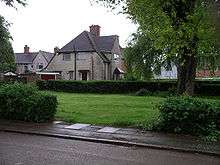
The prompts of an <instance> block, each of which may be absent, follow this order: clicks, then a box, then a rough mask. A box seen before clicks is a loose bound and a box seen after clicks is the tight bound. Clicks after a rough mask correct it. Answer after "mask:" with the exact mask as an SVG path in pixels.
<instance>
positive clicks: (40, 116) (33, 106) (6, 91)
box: [0, 84, 57, 122]
mask: <svg viewBox="0 0 220 165" xmlns="http://www.w3.org/2000/svg"><path fill="white" fill-rule="evenodd" d="M56 107H57V98H56V96H53V95H50V94H46V93H43V92H39V91H38V89H37V88H36V87H33V86H29V85H21V84H13V85H4V86H2V87H1V88H0V118H3V119H9V120H22V121H32V122H46V121H49V120H51V119H53V118H54V115H55V113H56Z"/></svg>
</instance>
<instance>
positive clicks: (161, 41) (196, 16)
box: [99, 0, 218, 95]
mask: <svg viewBox="0 0 220 165" xmlns="http://www.w3.org/2000/svg"><path fill="white" fill-rule="evenodd" d="M99 1H102V2H103V3H104V4H107V5H110V7H116V6H120V7H121V6H122V9H123V12H124V13H126V14H128V16H129V17H130V18H131V19H132V20H133V21H134V22H136V23H138V24H139V31H141V32H142V33H143V34H144V35H145V36H147V37H148V38H150V40H151V41H152V42H153V46H154V48H155V49H156V50H160V51H162V53H161V55H163V59H164V60H166V59H168V60H173V61H174V62H175V63H176V65H177V68H178V92H179V93H180V94H183V93H187V94H189V95H192V94H193V91H194V80H195V77H196V68H197V65H198V61H199V60H200V59H204V58H208V59H216V56H218V54H217V53H216V43H217V42H216V36H215V28H214V22H212V21H213V19H211V16H213V15H212V12H210V11H213V10H214V6H215V3H216V2H215V0H99Z"/></svg>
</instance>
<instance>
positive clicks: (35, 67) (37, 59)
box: [15, 45, 54, 74]
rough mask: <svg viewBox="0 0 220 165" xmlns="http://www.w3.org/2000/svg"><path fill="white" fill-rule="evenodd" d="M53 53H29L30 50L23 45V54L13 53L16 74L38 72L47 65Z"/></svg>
mask: <svg viewBox="0 0 220 165" xmlns="http://www.w3.org/2000/svg"><path fill="white" fill-rule="evenodd" d="M53 56H54V53H50V52H45V51H41V50H40V51H39V52H30V48H29V47H28V46H27V45H25V47H24V52H23V53H15V62H16V73H18V74H24V73H27V72H38V71H41V70H43V69H45V67H46V66H47V65H48V63H49V62H50V61H51V59H52V58H53Z"/></svg>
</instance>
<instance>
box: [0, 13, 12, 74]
mask: <svg viewBox="0 0 220 165" xmlns="http://www.w3.org/2000/svg"><path fill="white" fill-rule="evenodd" d="M8 26H9V24H8V23H7V22H6V21H5V20H4V18H3V17H2V16H0V62H1V63H0V72H4V71H10V70H14V68H15V58H14V52H13V49H12V46H11V43H10V40H11V36H10V33H9V31H8Z"/></svg>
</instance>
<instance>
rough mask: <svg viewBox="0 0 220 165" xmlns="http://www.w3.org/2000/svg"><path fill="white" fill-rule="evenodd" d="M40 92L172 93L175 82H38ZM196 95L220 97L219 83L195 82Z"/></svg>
mask: <svg viewBox="0 0 220 165" xmlns="http://www.w3.org/2000/svg"><path fill="white" fill-rule="evenodd" d="M37 86H38V87H39V89H40V90H52V91H60V92H73V93H134V92H137V91H139V90H140V89H146V90H148V91H149V92H155V91H172V90H174V89H175V88H176V86H177V83H176V81H149V82H146V81H67V80H66V81H65V80H60V81H38V82H37ZM195 92H196V93H197V94H207V95H220V81H196V86H195Z"/></svg>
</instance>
